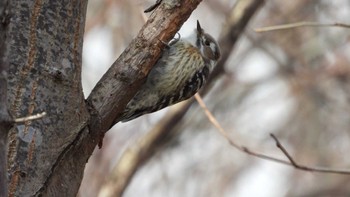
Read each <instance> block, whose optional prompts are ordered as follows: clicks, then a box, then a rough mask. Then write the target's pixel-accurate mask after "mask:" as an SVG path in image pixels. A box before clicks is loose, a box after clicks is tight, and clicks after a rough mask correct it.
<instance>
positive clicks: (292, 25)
mask: <svg viewBox="0 0 350 197" xmlns="http://www.w3.org/2000/svg"><path fill="white" fill-rule="evenodd" d="M297 27H343V28H350V25H349V24H345V23H319V22H311V21H302V22H297V23H289V24H283V25H275V26H269V27H261V28H256V29H254V31H255V32H259V33H260V32H267V31H277V30H285V29H292V28H297Z"/></svg>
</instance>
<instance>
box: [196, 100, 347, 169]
mask: <svg viewBox="0 0 350 197" xmlns="http://www.w3.org/2000/svg"><path fill="white" fill-rule="evenodd" d="M195 98H196V100H197V102H198V104H199V105H200V106H201V108H202V109H203V110H204V112H205V114H206V115H207V117H208V119H209V121H210V122H211V123H212V124H213V125H214V126H215V127H216V128H217V130H218V131H219V133H220V134H221V135H222V136H223V137H225V138H226V139H227V141H228V142H229V143H230V144H231V145H232V146H233V147H235V148H237V149H238V150H240V151H242V152H244V153H247V154H249V155H252V156H255V157H259V158H261V159H265V160H269V161H273V162H276V163H280V164H285V165H289V166H293V167H294V168H295V169H298V170H303V171H310V172H320V173H332V174H342V175H350V170H342V169H331V168H324V167H315V166H312V167H311V166H306V165H301V164H298V163H296V162H295V160H294V159H293V158H292V156H290V154H289V153H288V151H287V150H286V149H285V148H284V147H283V146H282V144H281V143H280V142H279V140H278V139H277V137H276V136H275V135H273V134H271V137H272V138H273V139H274V140H275V142H276V146H277V147H278V148H279V149H280V150H281V151H282V152H283V154H284V155H286V157H287V158H288V160H289V161H285V160H282V159H278V158H276V157H272V156H269V155H266V154H262V153H258V152H256V151H252V150H250V149H248V148H247V147H245V146H241V145H239V144H238V143H236V142H235V141H234V140H233V139H232V138H231V137H230V136H229V134H228V133H227V132H226V131H225V130H224V129H223V128H222V126H221V125H220V124H219V122H218V121H217V120H216V118H215V117H214V116H213V114H212V113H211V112H210V111H209V110H208V108H207V107H206V105H205V103H204V101H203V100H202V98H201V97H200V95H199V94H196V95H195Z"/></svg>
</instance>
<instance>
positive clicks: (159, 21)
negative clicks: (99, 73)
mask: <svg viewBox="0 0 350 197" xmlns="http://www.w3.org/2000/svg"><path fill="white" fill-rule="evenodd" d="M200 2H201V0H192V1H169V0H167V1H163V2H162V3H161V4H160V5H159V7H157V8H156V9H155V11H154V12H153V13H152V14H151V15H150V17H149V19H148V20H147V22H146V24H145V25H144V26H143V27H142V29H141V30H140V32H139V33H138V35H137V37H136V38H135V39H134V40H133V41H132V42H131V43H130V45H129V46H128V47H127V48H126V49H125V50H124V52H123V53H122V54H121V55H120V57H119V58H118V59H117V60H116V61H115V62H114V63H113V64H112V66H111V67H110V68H109V70H108V71H107V72H106V73H105V74H104V76H103V77H102V78H101V80H100V81H99V82H98V83H97V85H96V86H95V88H94V89H93V90H92V92H91V94H90V96H89V97H88V99H87V101H88V103H89V105H90V108H91V110H90V112H91V115H92V119H91V121H92V122H91V124H90V129H91V128H92V129H94V130H99V132H106V131H107V130H108V129H109V128H110V127H111V126H113V123H114V122H115V120H116V119H117V118H118V116H120V114H121V112H122V110H123V109H124V108H125V106H126V104H127V103H128V102H129V100H130V99H131V98H132V97H133V96H134V95H135V93H136V92H137V90H138V89H139V87H140V86H141V84H142V83H143V82H144V80H145V78H146V76H147V74H148V72H149V71H150V69H151V68H152V66H153V65H154V64H155V62H156V61H157V59H158V58H159V56H160V53H161V51H162V50H163V48H164V47H165V45H164V44H163V42H168V41H169V40H170V39H171V38H172V37H173V36H174V35H175V33H176V32H177V31H178V30H179V29H180V27H181V26H182V24H183V23H184V22H185V21H186V20H187V19H188V17H189V16H190V14H191V12H192V11H193V10H194V9H195V8H196V7H197V5H198V4H199V3H200Z"/></svg>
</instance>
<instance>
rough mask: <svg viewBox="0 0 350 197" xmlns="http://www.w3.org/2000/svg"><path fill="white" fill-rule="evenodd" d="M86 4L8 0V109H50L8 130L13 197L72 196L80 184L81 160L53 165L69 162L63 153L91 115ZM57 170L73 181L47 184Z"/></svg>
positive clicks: (22, 114) (14, 111)
mask: <svg viewBox="0 0 350 197" xmlns="http://www.w3.org/2000/svg"><path fill="white" fill-rule="evenodd" d="M86 5H87V1H68V0H64V1H49V0H35V1H26V0H16V1H10V2H9V10H10V13H11V14H10V17H11V21H10V24H9V29H8V32H7V34H8V41H7V42H6V45H7V47H8V61H9V74H8V84H9V87H8V93H9V94H8V103H9V109H10V111H11V112H12V114H13V115H14V116H15V117H25V116H29V115H33V114H36V113H40V112H43V111H45V112H46V113H47V115H46V116H45V117H43V118H42V119H39V120H35V121H28V122H24V123H18V124H17V125H16V126H15V127H14V128H13V129H12V130H11V131H10V134H9V152H8V163H9V169H8V172H9V175H10V176H9V195H11V196H35V195H39V194H40V193H43V192H44V191H45V190H49V189H50V191H52V190H56V192H61V193H60V195H63V196H67V195H68V194H69V195H71V196H73V195H74V194H75V192H76V190H77V189H78V186H79V183H80V179H81V176H82V172H83V168H84V165H83V164H80V166H79V167H80V168H81V170H80V171H78V170H77V171H70V170H69V169H66V171H62V172H56V171H55V167H56V165H58V163H60V162H65V161H63V160H62V158H63V157H64V153H65V152H66V150H67V149H69V148H70V147H71V144H72V143H74V142H75V141H76V138H77V136H78V135H79V134H80V131H81V130H82V129H83V128H84V127H85V126H86V125H87V122H88V118H89V115H88V111H87V110H86V106H85V101H84V97H83V92H82V86H81V51H82V43H83V42H82V41H83V33H84V23H85V12H86ZM79 159H80V158H76V160H79ZM71 165H79V164H78V163H75V162H73V163H71ZM57 173H60V174H65V175H66V176H67V177H69V181H67V180H64V179H62V181H61V182H56V183H55V184H56V186H53V185H50V187H48V181H49V180H51V178H52V177H53V176H56V174H57ZM47 194H49V193H47ZM50 194H52V195H49V196H58V194H59V193H55V192H53V193H50ZM65 194H67V195H65Z"/></svg>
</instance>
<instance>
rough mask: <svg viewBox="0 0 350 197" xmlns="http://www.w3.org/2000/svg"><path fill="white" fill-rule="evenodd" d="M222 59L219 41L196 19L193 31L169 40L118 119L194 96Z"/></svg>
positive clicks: (153, 110) (124, 119)
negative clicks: (190, 33)
mask: <svg viewBox="0 0 350 197" xmlns="http://www.w3.org/2000/svg"><path fill="white" fill-rule="evenodd" d="M219 58H220V49H219V45H218V43H217V42H216V41H215V39H214V38H213V37H212V36H210V35H209V34H207V33H205V32H204V30H203V29H202V28H201V26H200V24H199V21H197V28H196V29H195V31H194V33H193V34H192V35H191V36H190V37H188V38H185V39H180V38H179V39H178V40H175V41H173V42H170V44H169V45H168V47H166V48H165V49H164V51H163V52H162V54H161V57H160V58H159V59H158V61H157V62H156V64H155V65H154V67H153V68H152V69H151V71H150V73H149V75H148V77H147V80H146V82H145V83H144V84H143V85H142V87H141V89H140V90H139V91H138V92H137V93H136V95H135V96H134V97H133V98H132V99H131V100H130V101H129V103H128V104H127V106H126V108H125V110H124V111H123V113H122V115H121V117H120V118H118V120H120V121H122V122H127V121H130V120H132V119H135V118H137V117H139V116H142V115H144V114H148V113H152V112H155V111H158V110H160V109H163V108H165V107H168V106H170V105H173V104H176V103H178V102H181V101H184V100H186V99H189V98H191V97H192V96H193V95H194V94H196V93H197V92H198V90H199V89H200V88H201V87H203V86H204V84H205V82H206V81H207V79H208V77H209V75H210V73H211V72H212V71H213V68H214V66H215V65H216V62H217V61H218V59H219Z"/></svg>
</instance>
